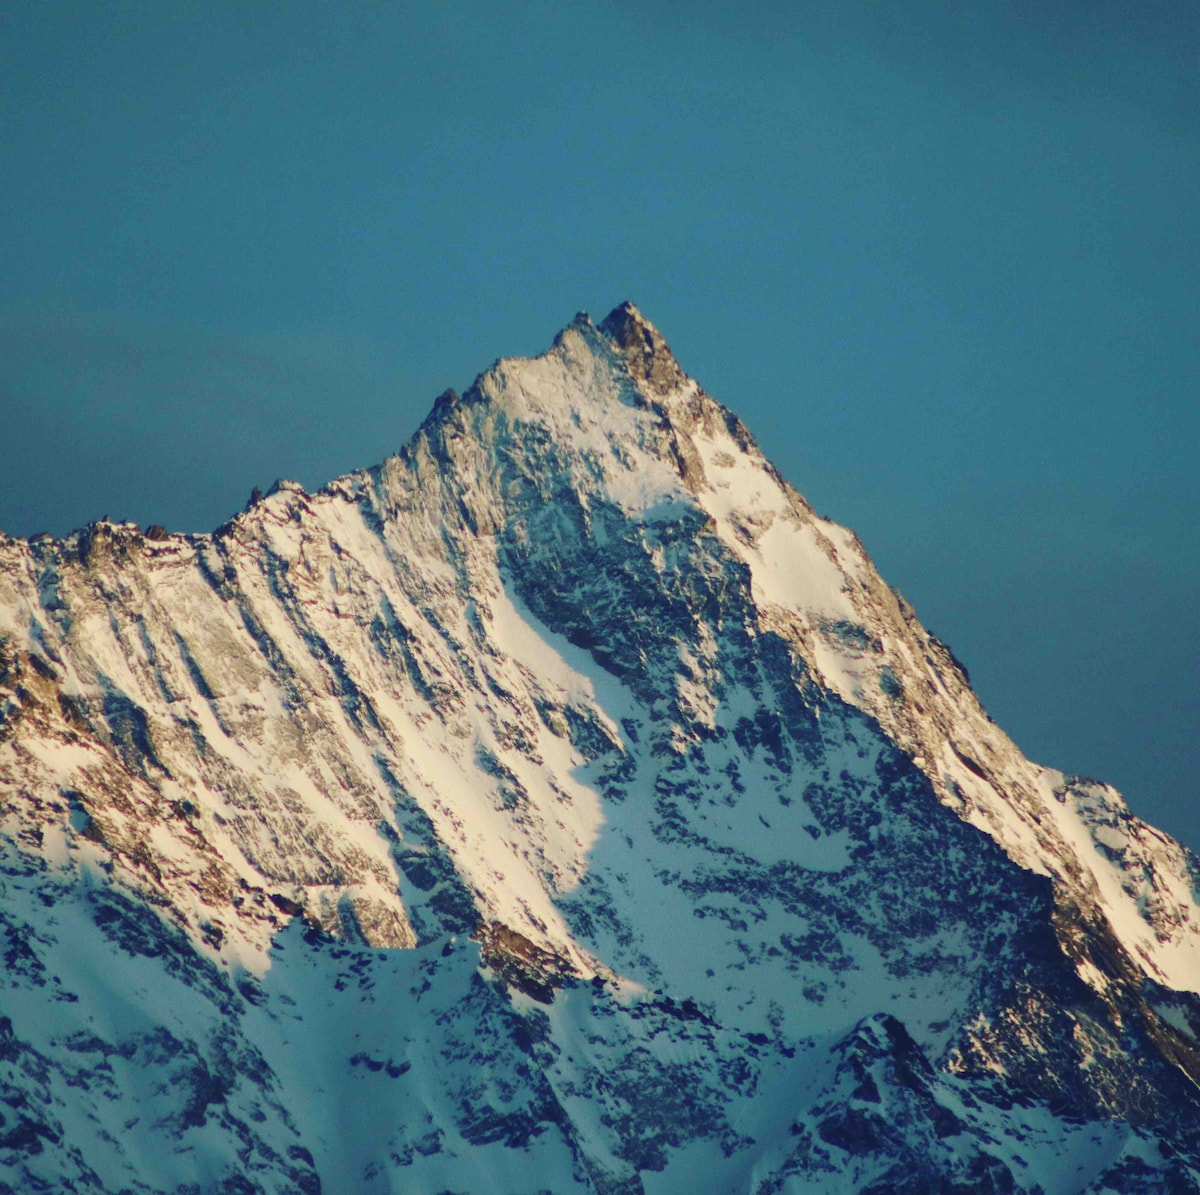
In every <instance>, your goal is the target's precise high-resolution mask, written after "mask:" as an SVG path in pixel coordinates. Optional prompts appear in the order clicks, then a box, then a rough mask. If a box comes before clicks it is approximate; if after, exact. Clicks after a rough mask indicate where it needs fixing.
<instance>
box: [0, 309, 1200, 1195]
mask: <svg viewBox="0 0 1200 1195" xmlns="http://www.w3.org/2000/svg"><path fill="white" fill-rule="evenodd" d="M0 709H2V715H0V718H2V721H0V791H2V793H3V805H2V831H3V835H2V846H3V858H2V860H0V865H2V869H3V870H2V872H0V930H2V933H3V937H2V949H3V951H4V961H5V970H4V974H3V977H2V979H0V985H2V988H0V990H2V993H3V994H2V998H0V1013H2V1015H0V1115H2V1117H3V1119H2V1121H0V1191H11V1192H34V1191H54V1192H99V1191H103V1192H118V1191H119V1192H137V1193H139V1195H140V1193H150V1192H155V1193H157V1192H178V1193H179V1195H184V1193H188V1195H198V1193H199V1192H209V1191H221V1192H234V1193H249V1192H269V1193H271V1195H282V1193H284V1192H289V1193H290V1192H303V1193H305V1195H312V1193H314V1192H317V1191H323V1192H325V1193H326V1195H340V1193H343V1192H363V1193H371V1195H373V1193H375V1192H379V1193H383V1192H398V1191H404V1192H414V1193H423V1192H429V1193H433V1192H443V1191H459V1192H471V1193H472V1195H475V1193H483V1192H500V1193H504V1195H515V1193H525V1192H528V1193H531V1195H532V1193H534V1192H543V1191H547V1192H555V1193H556V1195H557V1193H560V1192H595V1193H608V1195H615V1193H621V1195H632V1193H635V1192H647V1193H659V1192H682V1191H687V1192H698V1193H709V1192H711V1193H714V1195H715V1193H717V1192H721V1193H725V1192H745V1193H747V1195H776V1193H785V1192H786V1193H789V1195H798V1193H800V1192H813V1193H818V1192H819V1193H822V1195H830V1193H840V1192H845V1193H855V1195H867V1193H871V1195H881V1193H883V1192H914V1193H916V1192H930V1193H933V1192H938V1193H954V1195H967V1193H968V1192H980V1193H983V1192H987V1193H1001V1192H1042V1193H1044V1195H1075V1193H1082V1192H1088V1193H1091V1195H1100V1193H1101V1192H1124V1193H1132V1192H1145V1193H1147V1195H1150V1193H1160V1192H1187V1191H1198V1190H1200V1092H1198V1090H1197V1084H1198V1083H1200V996H1198V993H1200V908H1198V906H1197V894H1196V893H1197V885H1198V882H1200V864H1198V862H1197V860H1196V858H1195V857H1194V856H1192V855H1191V854H1190V853H1189V852H1188V851H1187V850H1186V849H1184V848H1183V847H1182V846H1180V845H1179V844H1177V843H1175V842H1174V841H1172V840H1171V839H1170V838H1169V837H1167V836H1166V835H1165V834H1162V833H1161V832H1159V831H1157V830H1155V829H1153V828H1151V827H1150V826H1147V825H1146V824H1144V823H1143V822H1141V821H1139V820H1138V819H1137V818H1136V817H1134V816H1133V815H1132V814H1131V813H1130V812H1129V811H1128V809H1127V808H1126V807H1125V805H1124V803H1123V802H1122V800H1121V798H1120V796H1119V795H1118V794H1117V793H1116V792H1114V791H1113V790H1112V789H1111V788H1109V787H1107V786H1105V785H1103V784H1100V783H1098V782H1096V781H1093V780H1088V779H1085V778H1083V777H1079V776H1068V775H1064V774H1062V773H1060V772H1056V771H1054V770H1052V769H1049V768H1045V767H1041V766H1039V765H1037V764H1034V763H1031V762H1030V761H1029V760H1027V759H1025V758H1024V757H1023V756H1022V754H1021V753H1020V751H1019V750H1018V749H1017V748H1016V747H1015V746H1014V745H1013V744H1012V742H1011V741H1010V740H1009V739H1008V738H1007V737H1006V736H1005V734H1004V733H1003V732H1002V731H1001V730H1000V729H999V728H998V727H997V726H996V725H995V724H994V723H993V722H992V721H991V720H990V719H989V717H988V716H987V714H986V713H985V711H984V710H983V709H982V707H981V706H980V704H979V702H978V700H977V699H976V697H975V696H974V694H973V693H972V691H971V687H970V683H969V680H968V677H967V673H966V670H965V669H964V668H963V667H962V665H961V664H960V663H959V662H958V661H957V660H956V659H955V657H954V655H953V654H952V653H951V651H950V650H949V648H948V647H946V646H945V645H944V644H943V643H941V642H939V641H938V640H937V639H936V638H935V637H934V636H933V635H931V634H929V632H927V631H926V630H925V629H924V628H923V627H922V626H921V625H920V623H919V622H918V621H917V618H916V616H915V614H914V613H913V611H912V609H911V608H910V607H909V605H908V604H907V603H906V602H905V601H904V599H903V598H902V597H901V596H900V595H899V594H897V593H896V592H895V591H894V590H892V589H890V588H889V587H888V586H887V585H886V584H885V583H884V582H883V581H882V580H881V579H880V577H879V576H878V574H877V573H876V571H875V569H874V567H873V565H872V564H871V561H870V560H869V559H868V557H867V555H866V553H865V552H864V551H863V548H862V546H861V544H860V543H859V542H858V540H857V539H856V538H855V536H854V535H853V534H852V533H851V532H849V531H847V530H846V529H845V528H843V527H840V526H838V525H837V524H835V523H832V522H829V521H827V520H825V519H822V518H819V517H818V516H817V515H816V514H815V513H814V512H813V510H812V508H811V507H810V506H809V505H808V504H807V503H806V502H805V500H804V499H803V498H802V497H800V495H799V494H798V493H796V491H795V490H793V489H792V488H791V486H790V485H789V484H788V483H787V482H786V481H785V480H784V479H783V478H782V477H781V476H780V475H779V473H778V472H777V471H776V470H775V469H774V468H773V467H772V466H771V464H770V463H769V462H768V461H767V460H766V459H764V457H763V455H762V453H761V452H760V451H759V449H758V447H757V446H756V445H755V443H754V440H753V438H752V437H751V435H750V433H749V432H748V431H747V429H746V428H745V427H744V426H743V424H742V423H741V422H740V421H739V420H738V419H737V418H736V417H735V416H734V415H732V414H731V413H730V412H729V411H727V410H726V409H725V408H723V407H722V406H720V405H719V404H718V403H717V402H716V401H715V400H714V399H712V398H710V397H709V396H708V395H707V394H705V393H704V391H703V390H702V389H701V388H700V386H699V385H697V383H696V382H694V381H693V380H692V379H690V378H688V377H687V376H686V375H685V374H684V372H683V371H682V369H681V368H680V366H679V364H678V363H677V362H676V361H675V359H674V357H673V356H672V354H671V352H670V350H669V348H668V347H667V345H666V344H665V342H664V341H663V338H662V337H661V335H660V334H659V333H658V331H657V330H656V329H655V328H654V327H653V325H652V324H650V323H649V321H647V320H646V319H645V317H643V316H642V315H641V313H640V312H639V311H638V310H637V309H636V308H635V307H633V306H632V305H629V304H625V305H623V306H621V307H619V308H617V309H616V310H615V311H614V312H613V313H612V314H611V315H609V316H608V318H607V319H605V320H604V321H603V322H602V323H601V324H600V325H599V326H596V325H594V324H593V323H592V322H591V321H590V320H589V319H588V318H587V317H586V316H584V315H580V316H577V317H576V319H575V320H574V322H573V323H572V324H571V325H570V326H569V327H568V328H566V329H565V330H564V331H563V332H562V333H560V334H559V336H558V337H557V339H556V340H555V341H554V344H553V346H552V347H551V348H550V349H549V350H548V351H547V352H546V353H545V354H544V355H542V356H540V357H537V358H534V359H512V360H504V361H500V362H498V363H497V364H495V365H494V366H493V367H492V368H491V369H489V370H488V371H487V372H485V373H484V374H483V375H481V376H480V377H479V379H478V380H477V381H476V382H475V383H474V385H473V386H472V387H471V388H470V390H468V391H467V392H466V393H465V394H464V395H462V396H461V397H460V396H458V395H456V394H454V393H453V392H450V391H448V392H446V393H445V394H443V395H442V396H441V398H439V399H438V401H437V403H436V405H435V407H434V409H433V411H432V413H431V414H430V415H429V417H428V419H427V420H426V421H425V423H424V424H423V425H422V426H421V428H420V429H419V431H418V432H417V434H416V436H415V437H414V439H413V440H412V442H411V443H410V444H408V445H407V446H406V447H405V448H404V449H402V450H401V451H400V452H399V453H398V454H397V455H395V456H393V457H391V458H390V459H388V460H387V461H385V462H384V463H383V464H382V465H381V466H379V467H378V468H373V469H368V470H365V471H363V472H360V473H355V474H351V475H349V476H347V477H343V478H341V479H339V480H337V481H335V482H333V483H331V484H330V485H328V486H326V487H325V488H324V489H323V490H321V491H320V492H318V493H315V494H308V493H306V492H305V491H304V490H303V489H302V488H301V487H300V486H298V485H295V484H293V483H289V482H279V483H277V484H276V485H275V487H274V488H273V489H272V490H271V492H270V493H269V494H267V495H266V496H258V495H256V496H255V498H254V499H253V500H252V502H251V504H250V505H249V506H248V507H247V509H246V510H245V511H243V512H242V513H241V514H239V515H237V516H236V517H235V518H233V519H232V520H230V521H229V522H228V523H226V524H225V525H224V526H222V527H220V528H218V529H217V530H216V531H215V532H214V533H213V534H211V535H171V534H167V533H166V532H165V531H163V530H162V529H161V528H157V527H156V528H151V529H149V530H147V531H143V530H141V529H139V528H138V527H137V526H135V525H133V524H114V523H110V522H105V521H101V522H98V523H94V524H91V525H90V526H89V527H87V528H86V529H85V530H83V531H80V532H77V533H75V534H73V535H70V536H68V537H67V538H65V539H63V540H55V539H52V538H50V537H38V538H35V539H33V540H30V541H26V540H20V539H12V538H7V537H4V538H2V539H0Z"/></svg>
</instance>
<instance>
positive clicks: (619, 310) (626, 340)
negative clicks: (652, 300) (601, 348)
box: [600, 300, 684, 391]
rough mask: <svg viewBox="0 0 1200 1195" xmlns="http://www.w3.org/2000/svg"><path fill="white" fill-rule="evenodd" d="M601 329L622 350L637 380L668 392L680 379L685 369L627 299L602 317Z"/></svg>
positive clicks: (647, 321) (653, 327) (652, 326)
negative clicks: (681, 367)
mask: <svg viewBox="0 0 1200 1195" xmlns="http://www.w3.org/2000/svg"><path fill="white" fill-rule="evenodd" d="M600 331H601V332H603V333H604V334H605V335H606V336H608V337H610V338H611V339H612V341H613V342H614V343H615V344H616V346H617V347H618V348H619V349H620V350H621V352H622V353H623V355H624V357H625V360H626V362H627V363H628V365H629V371H630V373H632V374H633V376H634V377H635V378H637V379H638V380H639V381H642V382H647V383H649V385H650V386H651V387H652V388H653V389H655V390H659V391H667V390H670V389H672V388H673V387H675V386H677V385H679V383H680V382H681V381H682V380H683V378H684V372H683V370H682V369H680V367H679V362H678V361H676V360H675V355H674V353H672V352H671V349H670V346H669V345H668V344H667V342H666V341H665V340H664V339H663V336H662V333H661V332H659V330H658V329H657V328H656V327H655V326H654V325H653V324H652V323H651V322H650V321H649V320H648V319H647V318H646V317H645V316H644V315H643V314H642V313H641V311H640V310H639V309H638V307H637V306H636V305H635V304H633V303H631V302H629V300H626V301H625V302H624V303H620V304H618V305H617V306H616V307H614V308H613V309H612V311H610V312H609V313H608V315H606V316H605V317H604V319H603V321H602V322H601V324H600Z"/></svg>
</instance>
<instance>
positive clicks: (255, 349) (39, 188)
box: [0, 0, 1200, 846]
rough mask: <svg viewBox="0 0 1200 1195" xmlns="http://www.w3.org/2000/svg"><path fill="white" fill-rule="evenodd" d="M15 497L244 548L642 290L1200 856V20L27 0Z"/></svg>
mask: <svg viewBox="0 0 1200 1195" xmlns="http://www.w3.org/2000/svg"><path fill="white" fill-rule="evenodd" d="M0 88H2V89H3V91H2V94H0V164H2V170H3V178H4V183H3V186H2V187H0V238H2V244H3V262H4V268H3V270H2V271H0V416H2V423H0V426H3V428H4V432H3V435H2V436H0V477H3V480H4V485H3V486H2V487H0V527H2V528H4V529H5V530H7V531H9V532H11V533H17V534H29V533H32V532H35V531H38V530H41V529H47V530H51V531H54V532H57V533H61V532H65V531H66V530H68V529H70V528H71V527H74V526H78V525H81V524H83V523H85V522H87V521H88V520H90V519H93V518H96V517H98V516H100V515H102V514H109V515H111V516H112V517H114V518H116V517H122V518H132V519H137V520H139V521H140V522H142V523H149V522H161V523H165V524H167V525H168V526H169V527H171V528H172V529H177V530H205V529H209V528H211V527H213V526H215V525H216V524H217V523H219V522H221V521H222V520H224V519H225V518H226V517H228V515H229V514H230V513H232V512H233V511H234V510H235V509H237V508H238V507H240V506H241V504H242V503H243V502H244V500H245V497H246V495H247V494H248V492H249V490H250V488H251V486H254V485H260V486H261V485H266V484H269V483H270V482H271V481H272V480H273V479H274V478H275V477H278V476H289V477H294V478H297V479H298V480H300V481H302V482H304V483H305V484H308V485H310V486H316V485H319V484H321V483H322V482H324V481H326V480H328V479H329V478H331V477H333V476H335V475H337V474H340V473H343V472H346V471H347V470H349V469H352V468H355V467H358V466H362V465H367V464H372V463H375V462H377V461H379V460H380V459H382V458H383V457H384V456H385V455H387V454H388V453H389V452H391V451H393V450H395V449H396V448H397V447H398V446H399V445H400V444H402V443H403V442H404V441H405V440H406V439H407V438H408V436H409V435H410V434H411V432H412V431H413V429H414V428H415V427H416V425H417V423H418V422H419V421H420V419H421V418H422V417H423V415H424V414H425V412H426V411H427V409H428V407H429V406H430V404H431V401H432V398H433V396H434V395H435V394H437V393H438V392H439V391H440V390H442V389H444V388H445V387H446V386H449V385H453V386H455V387H457V388H460V389H461V388H463V387H464V386H465V385H466V384H468V383H469V382H470V380H471V378H472V377H473V376H474V375H475V374H476V373H477V372H478V371H479V370H480V369H482V368H484V367H485V366H487V365H488V364H489V363H490V362H491V361H492V360H493V359H494V358H496V357H498V356H501V355H511V354H528V353H534V352H538V351H540V350H541V349H543V348H544V347H545V346H546V345H547V344H548V343H549V342H550V340H551V339H552V337H553V335H554V333H555V331H556V330H557V329H558V328H560V327H561V326H562V325H564V324H565V323H567V322H568V321H569V320H570V318H571V317H572V315H573V314H574V313H575V311H577V310H579V309H581V308H582V309H587V310H590V311H591V312H592V313H593V314H594V315H596V316H600V315H602V314H604V312H606V311H607V310H608V308H609V307H611V306H613V305H614V304H616V303H617V302H618V301H620V300H622V299H625V298H631V299H633V300H634V301H636V302H637V303H638V304H639V305H640V306H641V307H642V309H643V310H644V311H645V312H646V313H647V315H649V317H650V318H651V319H652V320H654V321H655V322H656V323H657V324H658V325H659V326H660V327H661V329H662V330H663V332H664V334H665V335H666V336H667V338H668V340H669V341H670V342H671V344H672V346H673V348H674V349H675V351H676V353H677V355H678V356H679V358H680V360H681V362H682V363H683V365H684V367H685V368H686V369H687V370H688V371H689V372H690V373H692V374H693V375H694V376H696V377H697V378H698V379H699V380H700V381H701V382H702V383H703V384H704V385H705V387H706V388H707V389H708V390H709V391H710V392H711V393H713V394H714V395H715V396H716V397H718V398H719V399H721V400H722V401H724V402H725V403H726V404H727V405H729V406H731V407H733V408H734V409H735V410H736V411H737V412H738V413H739V414H741V415H742V416H743V417H744V418H745V419H746V421H747V422H748V423H749V424H750V426H751V427H752V429H753V430H754V431H755V433H756V435H757V436H758V438H759V440H760V442H761V443H762V445H763V447H764V449H765V450H766V451H767V453H768V455H769V456H770V457H771V458H772V459H773V460H775V462H776V463H777V464H778V465H779V466H780V467H781V469H782V470H783V472H784V473H785V474H786V475H787V476H788V477H789V479H790V480H792V481H793V482H794V483H795V484H796V485H797V487H798V488H799V489H800V490H801V491H802V492H803V493H804V494H806V496H807V497H808V498H809V499H810V500H811V501H812V502H813V503H814V504H815V505H816V506H817V508H818V510H820V511H821V512H822V513H824V514H827V515H829V516H831V517H834V518H836V519H838V520H839V521H841V522H844V523H847V524H849V525H850V526H852V527H854V528H855V529H856V530H857V531H858V532H859V533H860V535H861V536H862V538H863V540H864V542H865V543H866V545H867V548H868V550H869V551H871V553H872V554H873V556H874V557H875V559H876V561H877V563H878V564H879V566H880V568H881V570H882V571H883V573H884V575H885V576H886V577H887V578H888V580H890V581H891V582H892V583H893V584H895V585H896V586H897V587H898V588H900V589H901V590H902V591H903V592H904V593H905V594H906V595H907V596H908V597H909V598H910V600H911V601H912V602H913V603H914V604H915V606H916V608H917V611H918V613H919V614H920V616H921V617H922V619H923V621H924V622H925V623H926V625H928V626H929V627H930V628H931V629H932V630H934V631H935V632H936V633H937V634H939V635H940V636H941V637H942V638H944V639H946V640H947V641H948V642H949V643H950V644H951V645H952V646H953V647H954V649H955V651H956V653H957V654H958V655H959V656H960V657H961V658H962V659H963V660H964V661H965V662H966V664H967V665H968V667H969V668H970V669H971V673H972V677H973V679H974V680H975V682H976V685H977V688H978V690H979V692H980V694H981V696H982V697H983V699H984V701H985V703H986V704H987V705H988V707H989V709H990V710H991V712H992V714H993V716H994V717H995V718H996V720H997V721H998V722H1000V724H1001V725H1003V726H1004V727H1005V728H1006V729H1007V730H1008V731H1009V732H1010V733H1011V734H1012V735H1013V737H1014V738H1015V739H1016V741H1017V742H1018V744H1019V745H1020V746H1021V747H1022V748H1023V749H1024V750H1025V751H1026V752H1027V753H1028V754H1029V755H1031V756H1032V757H1033V758H1035V759H1038V760H1039V761H1041V762H1045V763H1051V764H1054V765H1056V766H1059V767H1064V768H1066V769H1069V770H1076V771H1081V772H1084V773H1087V774H1091V775H1096V776H1099V777H1101V778H1103V779H1107V780H1110V781H1112V782H1113V783H1116V784H1117V785H1118V786H1119V787H1121V788H1122V789H1123V790H1124V791H1125V792H1126V794H1127V795H1128V797H1129V799H1130V801H1131V803H1132V805H1133V807H1134V808H1135V810H1136V811H1138V812H1140V813H1142V814H1143V815H1145V816H1147V817H1149V818H1150V819H1151V820H1153V821H1156V822H1157V823H1159V824H1161V825H1163V826H1164V827H1165V828H1167V829H1169V830H1171V831H1172V832H1174V833H1176V834H1179V835H1181V836H1183V837H1184V838H1185V840H1187V841H1188V842H1189V843H1190V844H1191V845H1193V846H1200V800H1197V797H1198V796H1200V793H1198V792H1197V783H1196V777H1197V775H1200V734H1198V733H1197V730H1198V728H1200V675H1198V674H1200V631H1198V629H1197V618H1196V613H1197V609H1198V608H1200V601H1198V598H1200V551H1198V548H1200V542H1198V541H1200V532H1198V531H1197V518H1196V515H1197V507H1198V503H1197V495H1196V482H1197V478H1198V477H1200V468H1198V467H1197V454H1198V450H1200V398H1198V383H1200V349H1198V347H1197V346H1198V345H1200V337H1198V336H1197V334H1196V327H1197V316H1198V315H1200V222H1198V220H1197V212H1200V9H1197V7H1196V6H1195V5H1194V4H1183V3H1180V4H1154V3H1150V4H1146V5H1138V6H1133V5H1128V4H1121V5H1117V4H1105V3H1096V4H1086V5H1085V4H1075V3H1068V2H1066V0H1063V2H1060V3H1055V4H1032V3H1028V4H1026V3H1009V4H1003V5H1001V4H989V3H979V4H971V5H961V6H952V5H949V4H935V3H914V4H909V5H894V6H885V5H876V4H863V5H851V4H847V3H838V4H828V5H825V4H811V5H791V4H789V5H782V4H769V3H749V4H744V5H741V6H737V8H736V11H735V10H734V9H733V8H732V7H731V6H725V5H716V4H712V5H706V4H703V3H701V4H689V5H672V4H653V3H650V4H632V3H611V4H606V5H582V4H581V5H562V4H555V5H550V4H538V3H533V4H523V5H520V6H509V5H505V4H500V3H496V4H487V5H464V4H448V3H439V4H432V3H431V4H427V5H400V4H372V5H366V4H363V5H353V4H340V5H333V4H286V5H285V4H270V3H263V4H258V5H253V6H249V5H229V4H221V3H208V4H203V5H201V4H195V5H188V4H184V3H176V4H171V5H150V4H127V5H106V6H101V5H95V4H80V5H68V4H60V3H48V4H42V5H33V4H29V5H9V6H5V7H4V8H3V9H0Z"/></svg>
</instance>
